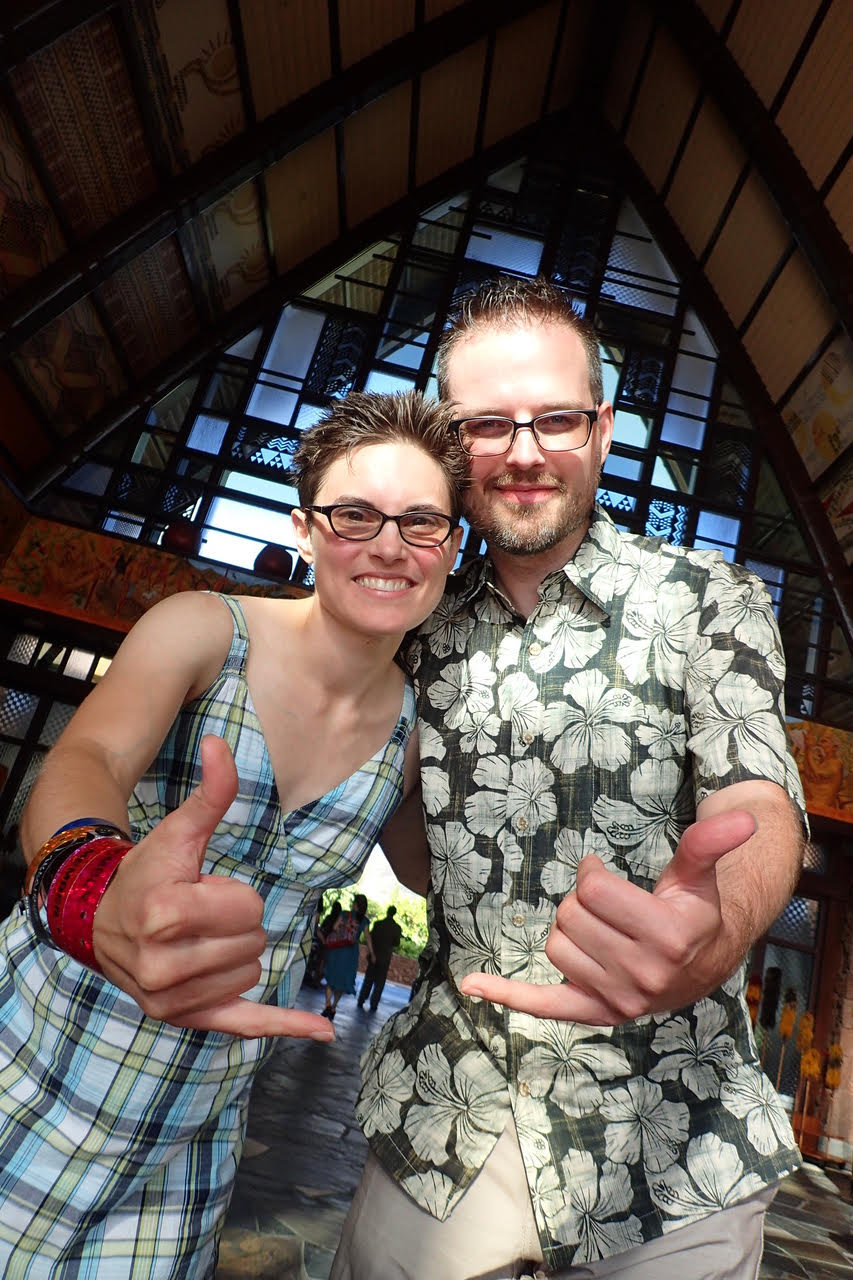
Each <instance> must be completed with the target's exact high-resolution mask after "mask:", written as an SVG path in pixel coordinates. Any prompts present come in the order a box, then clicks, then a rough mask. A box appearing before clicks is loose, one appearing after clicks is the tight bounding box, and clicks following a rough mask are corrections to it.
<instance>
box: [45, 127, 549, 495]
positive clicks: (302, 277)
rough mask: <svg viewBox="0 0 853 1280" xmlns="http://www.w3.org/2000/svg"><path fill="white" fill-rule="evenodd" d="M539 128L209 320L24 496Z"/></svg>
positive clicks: (526, 142) (67, 445)
mask: <svg viewBox="0 0 853 1280" xmlns="http://www.w3.org/2000/svg"><path fill="white" fill-rule="evenodd" d="M540 127H541V126H539V125H530V126H528V127H526V128H525V129H522V130H521V131H520V132H519V133H517V134H514V135H513V136H512V137H510V138H506V139H503V140H502V141H501V142H500V143H496V144H495V145H494V146H493V147H490V148H488V150H486V151H484V152H482V153H481V154H480V156H478V157H476V158H471V159H469V160H466V161H465V162H464V163H460V164H458V165H455V166H454V167H453V168H452V169H450V170H448V171H447V172H446V173H444V174H442V175H441V176H440V177H438V178H434V179H432V180H430V181H429V182H427V183H425V184H423V185H422V186H421V187H419V188H417V189H416V190H415V191H414V192H412V194H411V195H407V196H404V197H403V198H402V199H400V200H398V201H396V202H395V203H394V204H392V205H390V206H389V207H388V208H386V209H384V210H381V211H380V212H379V213H377V214H374V215H373V216H372V217H370V218H368V219H366V220H365V221H364V222H362V223H360V224H359V225H358V226H357V227H354V228H350V229H349V230H348V231H347V232H346V234H345V235H343V236H341V237H339V238H338V239H336V240H334V241H333V242H332V243H331V244H329V245H327V246H326V247H325V248H323V249H322V250H320V251H318V252H317V253H315V254H313V255H312V256H311V257H310V258H307V259H306V260H305V261H304V262H302V263H300V264H299V266H298V267H295V268H293V269H292V270H291V271H289V272H287V273H285V274H284V275H283V276H280V277H279V278H278V279H276V280H273V281H272V282H271V283H270V284H269V285H267V286H266V287H265V288H263V289H260V290H258V292H257V293H255V294H253V295H252V297H251V298H248V299H246V301H245V302H243V303H240V304H239V305H238V306H236V307H235V308H234V309H233V310H232V311H230V312H228V313H227V314H226V315H224V316H221V317H220V318H219V319H218V320H217V321H215V322H213V323H212V324H210V325H208V326H207V327H206V329H205V330H204V332H203V333H201V334H197V335H196V336H195V337H193V338H192V339H191V340H190V341H189V342H188V343H187V344H186V345H185V346H183V347H182V348H181V349H180V350H179V351H177V352H174V353H172V355H170V356H169V357H168V358H167V359H166V360H165V361H163V363H162V364H160V365H159V366H158V367H157V368H156V369H153V370H152V371H151V372H150V373H149V374H147V375H146V376H144V377H142V378H139V379H137V380H136V382H135V384H134V386H133V388H132V389H129V390H128V391H126V392H125V393H124V394H123V395H121V396H119V397H117V399H115V400H114V401H113V402H112V403H111V404H110V405H108V406H107V408H106V409H104V410H103V411H102V412H101V413H100V414H98V415H97V416H96V417H95V418H94V419H92V420H91V421H90V422H88V423H85V424H84V425H83V426H81V427H80V428H79V430H78V431H76V432H74V433H73V434H72V435H70V436H69V437H68V438H67V439H66V440H65V441H64V443H63V444H62V445H61V446H59V447H58V448H57V449H56V451H55V453H54V455H53V457H52V458H51V461H50V463H49V464H48V465H46V466H45V467H42V468H41V469H40V470H39V471H38V472H37V473H35V474H34V475H33V477H32V478H31V481H30V484H29V485H28V488H27V492H26V495H25V498H26V500H27V501H33V500H34V499H35V498H36V497H37V495H38V494H39V493H41V491H42V490H43V489H45V488H46V487H47V486H48V485H49V484H51V483H53V481H55V480H56V479H57V478H58V477H59V476H61V475H62V474H63V473H64V472H66V471H67V470H68V469H69V468H70V467H72V466H75V465H77V464H78V462H79V460H80V459H81V458H82V456H83V455H84V454H85V453H86V452H87V451H88V450H89V449H92V448H94V447H95V445H97V444H98V443H99V442H100V441H101V440H103V439H104V438H105V437H106V436H108V435H110V434H111V433H112V432H113V431H115V430H117V429H119V428H121V427H122V426H123V425H125V424H127V423H128V422H129V420H130V419H132V418H133V417H134V416H135V415H137V414H138V413H139V412H140V411H141V410H143V409H146V410H147V409H148V408H149V407H150V406H151V405H152V404H153V403H154V402H155V401H156V400H157V399H159V398H160V397H161V396H163V395H165V394H166V392H167V391H169V390H170V389H171V388H172V387H174V386H175V385H176V384H177V383H178V382H180V381H181V379H183V378H185V377H188V376H189V374H190V373H192V372H194V371H195V369H196V368H197V366H198V365H199V364H200V363H201V361H203V360H204V358H205V357H206V355H207V354H208V352H209V351H210V350H212V349H214V348H218V347H227V346H228V345H229V344H230V343H233V342H236V341H237V340H238V339H239V338H242V337H243V336H244V334H246V333H248V332H249V330H251V329H253V328H255V327H257V325H259V324H262V323H264V322H265V321H268V320H269V319H270V318H271V317H273V316H275V315H276V314H277V312H278V311H279V310H280V309H281V307H282V306H283V305H284V303H285V302H287V301H288V300H289V299H290V298H293V297H295V296H296V295H297V294H299V293H301V292H302V291H303V290H305V289H307V288H308V287H309V286H310V285H312V284H314V283H315V282H316V281H317V280H321V279H323V277H324V276H327V275H329V274H330V273H331V272H333V271H334V270H335V269H336V268H338V267H339V266H340V264H341V263H342V262H346V261H348V260H349V259H350V258H353V257H355V256H356V254H358V253H361V252H363V251H364V249H365V247H366V246H368V245H370V244H371V243H373V242H374V241H376V240H381V239H385V238H387V237H388V236H389V235H390V234H392V233H393V232H394V231H396V230H397V229H398V228H399V227H401V226H403V225H405V224H406V222H407V221H409V220H411V219H415V218H417V217H418V216H419V215H420V213H421V212H422V210H423V209H426V208H429V207H430V206H431V205H433V204H437V203H439V202H440V201H441V200H444V199H447V198H448V197H450V196H453V195H455V194H456V193H457V192H458V191H460V190H463V189H464V188H465V187H466V186H467V185H469V184H470V183H471V182H472V181H475V180H478V179H479V178H482V177H485V175H486V174H487V173H488V172H489V171H490V170H491V169H494V168H499V167H500V166H501V165H503V164H506V163H508V162H509V161H510V160H511V159H513V158H515V157H516V156H518V155H519V154H523V152H524V151H525V150H526V149H527V148H528V147H530V146H533V145H534V143H535V139H536V135H537V132H538V129H539V128H540ZM555 145H556V139H555Z"/></svg>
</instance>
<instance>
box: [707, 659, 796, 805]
mask: <svg viewBox="0 0 853 1280" xmlns="http://www.w3.org/2000/svg"><path fill="white" fill-rule="evenodd" d="M693 730H694V733H693V737H692V738H691V740H690V747H691V750H692V751H693V752H694V754H696V755H697V756H699V757H700V758H701V760H702V772H703V773H705V774H716V775H717V776H719V777H724V776H725V775H726V774H727V773H729V772H730V771H731V767H732V760H731V759H730V758H729V755H730V753H731V755H732V758H733V759H735V760H738V761H739V762H740V764H741V765H742V766H743V767H744V768H745V769H748V770H750V771H751V772H752V773H754V774H756V775H757V776H758V777H764V778H772V775H773V773H774V772H775V773H777V774H778V781H779V782H780V783H782V784H783V785H784V780H785V771H784V764H783V761H784V757H785V749H786V744H785V732H784V729H783V728H782V726H781V724H780V722H779V717H778V715H777V714H776V712H775V711H774V710H773V695H772V694H771V693H770V692H769V690H767V689H762V688H761V687H760V686H759V685H757V684H756V682H755V681H754V680H753V679H752V677H751V676H748V675H745V674H744V673H742V672H740V673H739V672H734V671H730V672H729V673H728V674H727V675H725V676H723V678H722V680H720V682H719V683H718V685H717V687H716V689H715V690H714V697H713V700H712V699H706V700H705V701H704V703H703V704H702V706H700V707H697V708H696V710H695V711H694V713H693Z"/></svg>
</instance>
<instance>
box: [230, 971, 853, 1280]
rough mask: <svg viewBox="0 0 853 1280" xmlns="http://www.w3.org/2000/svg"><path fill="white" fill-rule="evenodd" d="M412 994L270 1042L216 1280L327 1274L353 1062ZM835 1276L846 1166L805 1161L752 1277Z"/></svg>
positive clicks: (305, 1000)
mask: <svg viewBox="0 0 853 1280" xmlns="http://www.w3.org/2000/svg"><path fill="white" fill-rule="evenodd" d="M408 997H409V992H408V988H406V987H401V986H397V985H395V984H392V983H389V984H388V985H387V986H386V988H385V993H384V995H383V998H382V1003H381V1004H380V1006H379V1010H378V1011H377V1013H375V1014H370V1013H364V1012H362V1011H361V1010H359V1009H358V1008H357V1007H356V1003H355V1000H354V999H352V998H345V999H344V1000H343V1001H342V1002H341V1005H340V1008H339V1010H338V1014H337V1017H336V1019H335V1032H336V1035H337V1039H336V1040H335V1043H334V1044H333V1045H331V1046H328V1045H321V1044H316V1043H315V1042H313V1041H298V1040H283V1041H282V1042H281V1044H280V1045H279V1046H277V1048H276V1051H275V1055H274V1057H273V1058H272V1060H271V1061H270V1062H269V1063H268V1064H267V1066H266V1067H265V1069H264V1070H263V1072H262V1073H261V1074H260V1076H259V1077H258V1080H257V1081H256V1084H255V1088H254V1092H253V1095H252V1105H251V1109H250V1114H249V1131H248V1139H247V1142H246V1148H245V1151H244V1155H243V1161H242V1164H241V1166H240V1171H239V1174H238V1177H237V1186H236V1189H235V1193H234V1199H233V1201H232V1205H231V1210H230V1212H229V1216H228V1219H227V1223H226V1227H225V1231H224V1233H223V1238H222V1247H221V1252H220V1261H219V1267H218V1269H217V1273H216V1274H217V1280H328V1275H329V1268H330V1267H331V1263H332V1257H333V1256H334V1252H335V1248H336V1245H337V1241H338V1236H339V1233H340V1229H341V1224H342V1222H343V1219H344V1216H345V1214H346V1212H347V1208H348V1207H349V1203H350V1200H351V1198H352V1195H353V1193H354V1191H355V1188H356V1185H357V1183H358V1179H359V1175H360V1171H361V1165H362V1163H363V1161H364V1157H365V1154H366V1151H367V1144H366V1142H365V1140H364V1138H363V1137H362V1135H361V1132H360V1131H359V1129H358V1128H357V1126H356V1124H355V1121H354V1119H353V1104H354V1102H355V1098H356V1094H357V1092H358V1060H359V1057H360V1056H361V1053H362V1050H363V1049H364V1047H365V1045H366V1044H367V1043H368V1042H369V1040H370V1039H371V1038H372V1037H373V1036H374V1035H375V1034H376V1032H377V1030H378V1029H379V1027H380V1026H381V1025H382V1023H383V1022H384V1020H385V1019H386V1018H387V1017H389V1016H390V1015H391V1014H392V1013H394V1012H395V1011H396V1010H397V1009H399V1008H401V1007H402V1006H403V1005H404V1004H405V1002H406V1001H407V1000H408ZM297 1003H298V1005H299V1006H300V1007H302V1008H305V1009H311V1010H313V1011H315V1012H318V1013H319V1011H320V1009H321V1008H322V1007H323V993H322V991H318V990H312V989H311V988H303V990H302V992H301V993H300V996H299V999H298V1001H297ZM840 1276H847V1277H853V1203H851V1180H850V1175H849V1173H842V1174H837V1173H828V1172H825V1171H824V1170H823V1169H822V1168H820V1167H818V1166H817V1165H816V1164H811V1163H807V1164H806V1165H805V1166H804V1168H803V1169H802V1170H801V1171H800V1172H799V1173H797V1174H795V1175H794V1176H793V1177H791V1178H789V1179H788V1180H787V1182H785V1183H784V1184H783V1186H782V1189H781V1190H780V1192H779V1194H778V1196H777V1197H776V1200H775V1202H774V1205H773V1208H772V1210H771V1212H770V1214H769V1216H768V1220H767V1231H766V1245H765V1250H764V1260H763V1262H762V1265H761V1271H760V1277H759V1280H802V1278H805V1280H833V1278H834V1277H840ZM436 1280H453V1277H448V1276H442V1277H436ZM685 1280H690V1277H685Z"/></svg>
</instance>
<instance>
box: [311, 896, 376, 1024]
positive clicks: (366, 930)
mask: <svg viewBox="0 0 853 1280" xmlns="http://www.w3.org/2000/svg"><path fill="white" fill-rule="evenodd" d="M362 938H363V939H364V941H365V943H366V944H367V956H368V959H369V960H370V961H371V962H372V961H373V959H374V956H373V944H372V941H371V937H370V920H369V919H368V917H367V898H365V896H364V894H363V893H357V894H356V895H355V897H354V898H353V900H352V909H351V910H350V911H345V912H344V913H343V915H342V916H341V917H340V919H339V921H338V922H337V924H336V925H335V927H334V929H332V930H331V931H330V933H329V934H327V936H326V970H325V972H326V1007H325V1008H324V1010H323V1014H322V1016H323V1017H324V1018H328V1019H329V1021H330V1022H334V1019H335V1012H336V1010H337V1007H338V1001H339V1000H340V998H341V996H342V995H348V996H354V995H355V979H356V975H357V973H358V956H359V946H360V944H361V941H362Z"/></svg>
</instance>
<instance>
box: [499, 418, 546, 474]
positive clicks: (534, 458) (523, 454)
mask: <svg viewBox="0 0 853 1280" xmlns="http://www.w3.org/2000/svg"><path fill="white" fill-rule="evenodd" d="M506 461H507V465H508V466H511V467H541V466H542V465H543V463H544V462H545V458H544V457H543V454H542V450H541V449H540V447H539V442H538V440H537V439H536V437H535V435H534V434H533V423H532V422H522V423H519V424H518V425H517V427H516V432H515V439H514V440H513V442H512V445H511V446H510V450H509V453H507V454H506Z"/></svg>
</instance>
